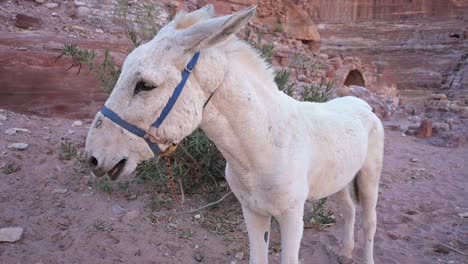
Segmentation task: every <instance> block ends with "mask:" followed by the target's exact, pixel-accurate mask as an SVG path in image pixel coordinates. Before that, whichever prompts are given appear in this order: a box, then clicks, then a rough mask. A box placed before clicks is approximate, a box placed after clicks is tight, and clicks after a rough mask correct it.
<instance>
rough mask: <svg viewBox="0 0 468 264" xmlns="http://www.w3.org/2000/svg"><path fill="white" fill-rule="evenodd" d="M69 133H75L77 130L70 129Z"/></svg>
mask: <svg viewBox="0 0 468 264" xmlns="http://www.w3.org/2000/svg"><path fill="white" fill-rule="evenodd" d="M67 133H68V134H73V133H75V130H71V129H68V131H67Z"/></svg>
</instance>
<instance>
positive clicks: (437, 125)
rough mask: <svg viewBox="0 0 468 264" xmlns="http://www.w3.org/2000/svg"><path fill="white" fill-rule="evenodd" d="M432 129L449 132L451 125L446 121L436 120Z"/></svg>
mask: <svg viewBox="0 0 468 264" xmlns="http://www.w3.org/2000/svg"><path fill="white" fill-rule="evenodd" d="M432 129H434V130H435V131H436V132H447V131H450V125H449V124H447V123H444V122H435V123H434V124H432Z"/></svg>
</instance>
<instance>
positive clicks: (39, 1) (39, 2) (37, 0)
mask: <svg viewBox="0 0 468 264" xmlns="http://www.w3.org/2000/svg"><path fill="white" fill-rule="evenodd" d="M34 2H36V4H43V3H45V0H34Z"/></svg>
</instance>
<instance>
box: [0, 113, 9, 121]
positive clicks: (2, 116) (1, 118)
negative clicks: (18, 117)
mask: <svg viewBox="0 0 468 264" xmlns="http://www.w3.org/2000/svg"><path fill="white" fill-rule="evenodd" d="M7 120H8V117H6V116H4V115H2V114H0V121H7Z"/></svg>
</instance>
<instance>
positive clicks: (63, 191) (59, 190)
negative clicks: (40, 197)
mask: <svg viewBox="0 0 468 264" xmlns="http://www.w3.org/2000/svg"><path fill="white" fill-rule="evenodd" d="M67 192H68V189H61V188H58V189H54V190H53V191H52V193H61V194H65V193H67Z"/></svg>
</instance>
